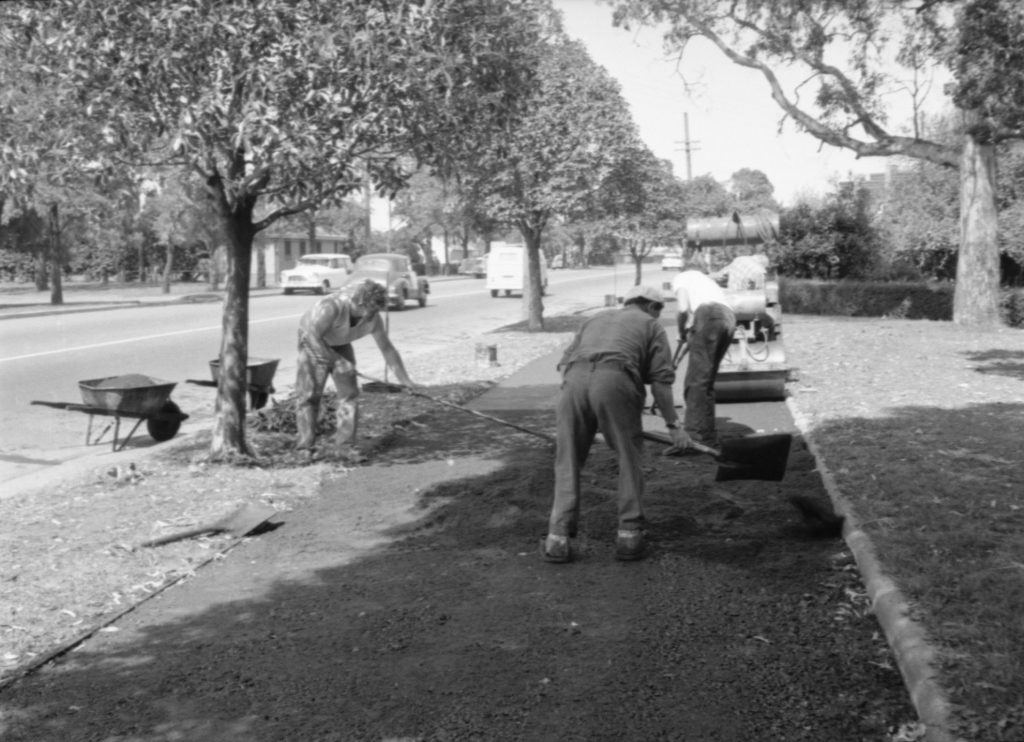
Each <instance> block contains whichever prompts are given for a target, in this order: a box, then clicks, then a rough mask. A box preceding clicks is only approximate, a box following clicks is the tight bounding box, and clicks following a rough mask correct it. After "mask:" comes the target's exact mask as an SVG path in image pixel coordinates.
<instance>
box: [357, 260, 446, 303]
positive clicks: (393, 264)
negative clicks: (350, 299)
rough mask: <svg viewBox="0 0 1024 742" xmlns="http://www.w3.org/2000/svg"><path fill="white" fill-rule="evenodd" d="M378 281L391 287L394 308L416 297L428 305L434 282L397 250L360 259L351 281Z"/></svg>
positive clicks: (388, 287)
mask: <svg viewBox="0 0 1024 742" xmlns="http://www.w3.org/2000/svg"><path fill="white" fill-rule="evenodd" d="M366 279H370V280H372V281H376V282H377V283H379V284H381V285H382V286H386V287H387V290H388V300H389V302H390V307H391V309H393V310H394V311H400V310H402V309H405V303H406V302H407V301H415V302H417V303H418V304H419V305H420V306H421V307H425V306H427V294H429V293H430V284H429V282H428V281H427V279H426V278H423V277H422V276H417V275H416V272H415V271H414V270H413V268H412V264H411V263H410V261H409V257H408V256H407V255H399V254H397V253H371V254H369V255H363V256H362V257H361V258H359V259H358V260H357V261H356V266H355V270H353V271H352V274H351V275H350V276H349V277H348V280H349V283H350V284H351V283H355V282H357V281H365V280H366Z"/></svg>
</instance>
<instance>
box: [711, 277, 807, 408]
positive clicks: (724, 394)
mask: <svg viewBox="0 0 1024 742" xmlns="http://www.w3.org/2000/svg"><path fill="white" fill-rule="evenodd" d="M725 295H726V298H727V299H728V300H729V303H730V305H731V306H732V309H733V312H734V313H735V314H736V331H735V332H734V333H733V338H732V343H730V344H729V351H728V352H727V353H726V354H725V358H723V359H722V363H721V365H720V366H719V367H718V377H717V378H716V380H715V400H716V401H717V402H736V401H755V400H777V399H785V398H786V382H787V381H794V380H795V379H796V369H793V368H790V366H789V364H788V363H787V362H786V349H785V347H784V346H783V344H782V310H781V308H780V307H779V301H778V296H779V287H778V282H776V281H766V282H765V288H764V289H763V290H762V289H750V290H743V291H726V293H725Z"/></svg>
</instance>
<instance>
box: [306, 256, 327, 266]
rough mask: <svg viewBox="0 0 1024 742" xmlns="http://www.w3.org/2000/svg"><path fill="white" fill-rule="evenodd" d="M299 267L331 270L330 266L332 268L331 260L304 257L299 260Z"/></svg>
mask: <svg viewBox="0 0 1024 742" xmlns="http://www.w3.org/2000/svg"><path fill="white" fill-rule="evenodd" d="M299 265H318V266H320V267H321V268H330V266H331V259H330V258H310V257H302V258H299Z"/></svg>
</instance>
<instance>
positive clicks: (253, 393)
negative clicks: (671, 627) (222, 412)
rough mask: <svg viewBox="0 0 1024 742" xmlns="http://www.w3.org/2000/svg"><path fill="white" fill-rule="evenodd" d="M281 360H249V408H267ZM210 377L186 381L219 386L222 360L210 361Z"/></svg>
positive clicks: (246, 378)
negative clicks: (208, 379) (209, 378)
mask: <svg viewBox="0 0 1024 742" xmlns="http://www.w3.org/2000/svg"><path fill="white" fill-rule="evenodd" d="M278 363H280V359H279V358H249V359H248V361H247V362H246V364H245V381H246V385H247V388H248V391H249V407H250V408H251V409H253V410H260V409H263V407H265V406H266V404H267V400H269V399H270V395H271V394H273V393H274V386H273V381H274V374H275V373H276V372H277V364H278ZM210 377H211V380H210V381H207V380H206V379H186V381H188V383H189V384H197V385H199V386H217V385H218V384H219V383H220V359H219V358H214V359H213V360H212V361H210Z"/></svg>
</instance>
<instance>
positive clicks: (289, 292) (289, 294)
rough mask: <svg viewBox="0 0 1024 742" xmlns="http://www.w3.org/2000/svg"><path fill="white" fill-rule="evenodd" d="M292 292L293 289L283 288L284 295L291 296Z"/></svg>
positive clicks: (293, 291)
mask: <svg viewBox="0 0 1024 742" xmlns="http://www.w3.org/2000/svg"><path fill="white" fill-rule="evenodd" d="M294 293H295V289H285V290H284V295H285V296H291V295H292V294H294Z"/></svg>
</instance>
